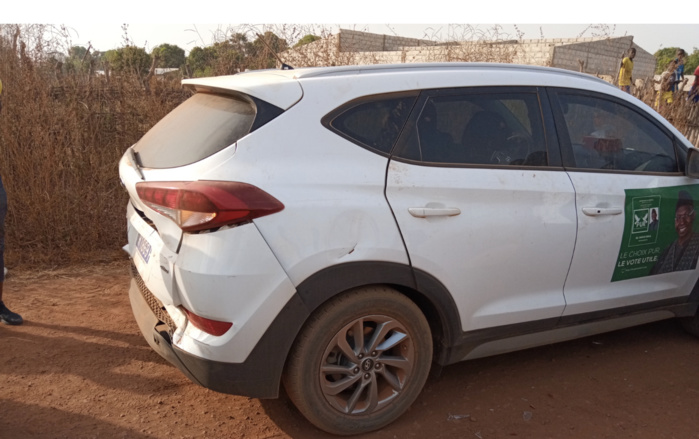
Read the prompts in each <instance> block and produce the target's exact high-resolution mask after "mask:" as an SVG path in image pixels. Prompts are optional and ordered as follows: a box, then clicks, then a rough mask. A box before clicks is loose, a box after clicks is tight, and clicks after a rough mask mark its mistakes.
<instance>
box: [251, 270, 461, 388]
mask: <svg viewBox="0 0 699 439" xmlns="http://www.w3.org/2000/svg"><path fill="white" fill-rule="evenodd" d="M374 285H386V286H389V287H391V288H394V289H396V290H397V291H398V292H400V293H401V294H403V295H405V296H407V297H408V298H409V299H410V300H412V301H413V302H414V303H415V304H417V306H418V307H419V308H420V310H421V311H422V312H423V313H424V314H425V317H426V319H427V321H428V323H429V325H430V330H431V331H432V339H433V341H434V344H433V361H435V362H437V363H438V364H440V365H444V364H447V363H448V358H449V355H450V353H451V350H452V346H453V344H454V342H455V341H456V340H457V339H458V336H459V335H460V334H461V330H460V319H459V313H458V311H457V308H456V304H455V302H454V300H453V298H452V296H451V295H450V294H449V292H448V290H447V289H446V288H445V287H444V285H442V283H441V282H439V281H438V280H437V279H436V278H434V277H433V276H431V275H429V274H428V273H425V272H422V271H419V270H416V271H414V270H413V269H412V268H411V267H410V266H408V265H404V264H397V263H391V262H383V261H362V262H350V263H345V264H340V265H333V266H331V267H327V268H325V269H323V270H321V271H319V272H317V273H315V274H313V275H311V276H310V277H308V278H307V279H305V280H304V281H302V282H301V283H300V284H299V285H298V286H297V288H296V294H295V295H294V296H293V297H292V298H291V300H290V301H289V303H287V304H286V305H285V307H284V308H283V309H282V311H281V312H280V313H279V315H277V317H276V318H275V319H274V321H273V322H272V324H271V326H270V327H269V328H268V330H267V331H266V332H265V334H264V335H263V337H262V339H261V340H260V342H258V344H257V346H256V347H255V348H254V349H253V352H252V354H251V356H252V357H254V359H253V364H257V365H260V364H265V368H264V370H265V373H264V374H265V378H264V379H262V380H261V381H263V382H265V383H266V384H267V385H266V386H264V389H263V388H262V387H260V392H259V393H256V394H255V395H254V396H255V397H257V398H275V397H277V396H278V394H279V385H280V384H281V376H282V373H283V371H284V369H285V367H286V362H287V361H288V356H289V354H290V353H291V350H292V346H293V344H294V342H295V340H296V338H297V337H298V335H299V334H300V332H301V330H302V329H303V327H304V325H305V324H306V322H307V320H308V318H309V317H310V316H311V315H312V314H313V312H314V311H315V310H316V309H317V308H318V307H319V306H321V305H322V304H323V303H326V302H327V301H328V300H330V299H332V298H333V297H335V296H337V295H339V294H341V293H343V292H345V291H348V290H352V289H356V288H361V287H366V286H374ZM272 359H274V361H271V360H272ZM258 373H259V371H258Z"/></svg>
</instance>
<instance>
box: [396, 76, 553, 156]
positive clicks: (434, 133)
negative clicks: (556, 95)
mask: <svg viewBox="0 0 699 439" xmlns="http://www.w3.org/2000/svg"><path fill="white" fill-rule="evenodd" d="M491 90H492V91H491ZM491 90H478V89H472V90H461V91H456V92H451V93H441V92H433V93H430V94H433V95H432V96H428V97H427V98H426V99H424V100H421V102H422V105H421V107H420V109H419V115H418V116H417V118H416V119H415V122H414V124H412V125H411V126H410V129H409V130H408V131H407V134H406V137H405V139H406V140H405V143H404V144H402V145H401V146H400V147H399V148H398V150H397V151H396V156H397V157H400V158H404V159H409V160H417V161H421V162H425V163H435V164H442V163H443V164H452V165H453V164H456V165H508V166H547V165H548V164H549V161H548V155H547V149H546V138H545V131H544V127H543V122H542V116H541V107H540V105H539V99H538V94H537V93H536V91H534V90H532V91H531V92H529V91H524V90H521V89H520V90H516V89H507V90H505V89H500V90H496V89H491Z"/></svg>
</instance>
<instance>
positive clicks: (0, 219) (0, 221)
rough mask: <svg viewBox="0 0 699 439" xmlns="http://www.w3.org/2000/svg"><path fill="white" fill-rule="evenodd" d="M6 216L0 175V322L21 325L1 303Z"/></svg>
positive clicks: (0, 92) (5, 199)
mask: <svg viewBox="0 0 699 439" xmlns="http://www.w3.org/2000/svg"><path fill="white" fill-rule="evenodd" d="M1 111H2V81H0V112H1ZM6 214H7V193H5V187H4V186H3V185H2V175H0V322H2V323H5V324H7V325H21V324H22V322H23V320H22V316H20V315H19V314H17V313H14V312H12V311H10V310H9V309H8V308H7V307H6V306H5V303H4V302H3V301H2V288H3V284H4V283H5V215H6Z"/></svg>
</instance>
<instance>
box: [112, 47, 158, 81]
mask: <svg viewBox="0 0 699 439" xmlns="http://www.w3.org/2000/svg"><path fill="white" fill-rule="evenodd" d="M105 58H106V60H107V62H109V66H110V69H111V70H112V71H114V72H115V73H122V74H123V73H133V74H139V75H146V74H148V71H149V70H150V66H151V63H152V59H151V56H150V55H148V53H146V50H145V49H143V48H141V47H136V46H125V47H122V48H119V49H115V50H108V51H107V52H106V53H105Z"/></svg>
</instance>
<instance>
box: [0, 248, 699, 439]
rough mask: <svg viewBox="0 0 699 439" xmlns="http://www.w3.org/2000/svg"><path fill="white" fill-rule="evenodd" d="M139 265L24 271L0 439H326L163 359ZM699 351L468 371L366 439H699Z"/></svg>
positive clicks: (629, 349) (674, 341)
mask: <svg viewBox="0 0 699 439" xmlns="http://www.w3.org/2000/svg"><path fill="white" fill-rule="evenodd" d="M128 282H129V280H128V275H127V263H126V262H125V261H124V262H123V263H118V264H111V265H100V266H94V267H91V268H85V267H74V268H70V269H63V270H58V271H51V272H46V271H44V272H33V271H24V270H12V271H11V273H10V276H9V278H8V279H7V282H6V284H5V299H6V302H7V303H8V305H10V307H11V308H12V309H13V310H15V311H17V312H20V313H21V314H22V315H23V316H24V318H25V320H26V323H25V324H24V325H23V326H18V327H10V326H5V325H0V390H1V392H0V438H7V439H18V438H137V439H146V438H168V439H169V438H255V439H257V438H304V439H305V438H322V437H327V435H325V434H323V433H322V432H320V431H318V430H316V429H315V428H314V427H312V426H311V425H310V424H308V423H307V422H306V421H305V420H304V419H303V418H302V417H301V416H300V415H299V414H298V412H296V411H295V409H293V408H292V407H291V406H290V405H289V404H288V403H287V402H286V401H285V400H284V399H281V400H273V401H260V400H256V399H249V398H244V397H238V396H232V395H223V394H219V393H215V392H213V391H209V390H207V389H204V388H202V387H199V386H197V385H195V384H193V383H191V382H190V381H189V380H187V379H186V378H185V377H184V376H183V375H182V374H181V373H180V372H179V371H178V370H177V369H175V368H174V367H172V366H170V365H169V364H168V363H166V362H165V361H164V360H162V359H161V358H160V357H159V356H158V355H157V354H155V353H154V352H152V351H151V349H150V348H149V347H148V345H147V344H146V342H145V341H144V340H143V338H142V337H141V335H140V333H139V331H138V328H137V326H136V323H135V322H134V320H133V317H132V315H131V310H130V308H129V304H128V297H127V287H128ZM697 419H699V340H696V339H694V338H692V337H691V336H689V335H687V334H685V333H684V332H683V331H682V330H681V329H680V327H679V326H678V325H677V323H676V322H674V321H665V322H660V323H654V324H650V325H645V326H642V327H638V328H633V329H629V330H624V331H618V332H614V333H611V334H606V335H602V336H596V337H592V338H586V339H582V340H577V341H573V342H568V343H562V344H558V345H554V346H547V347H543V348H537V349H531V350H528V351H524V352H518V353H514V354H507V355H501V356H498V357H492V358H486V359H481V360H475V361H471V362H467V363H461V364H457V365H454V366H450V367H447V368H445V369H444V371H443V373H442V375H441V376H440V377H439V378H434V377H433V378H430V379H429V381H428V383H427V386H426V388H425V390H424V391H423V392H422V394H421V396H420V397H419V398H418V400H417V402H416V403H415V404H414V405H413V407H412V408H411V409H410V411H409V412H407V413H406V414H405V415H404V416H403V417H401V418H400V419H399V420H398V421H397V422H396V423H394V424H392V425H390V426H389V427H387V428H385V429H383V430H381V431H378V432H375V433H371V434H368V435H365V436H364V437H367V438H376V439H394V438H399V439H406V438H478V439H491V438H511V437H520V438H537V439H541V438H586V439H587V438H654V439H655V438H658V439H660V438H662V439H666V438H678V439H679V438H682V439H687V438H699V432H698V431H699V429H698V428H697Z"/></svg>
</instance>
